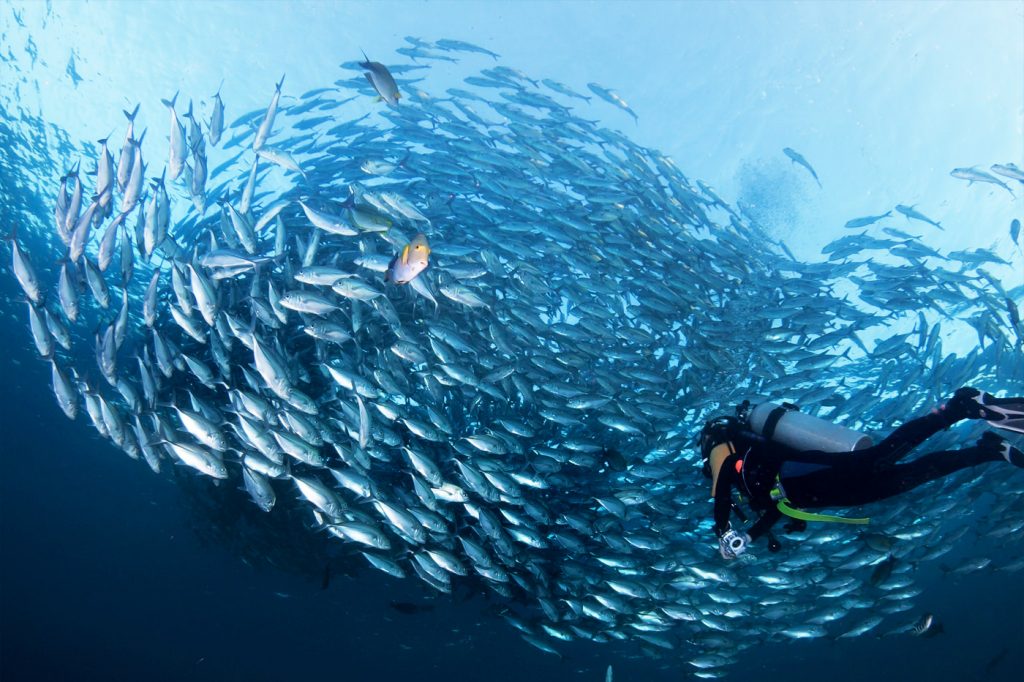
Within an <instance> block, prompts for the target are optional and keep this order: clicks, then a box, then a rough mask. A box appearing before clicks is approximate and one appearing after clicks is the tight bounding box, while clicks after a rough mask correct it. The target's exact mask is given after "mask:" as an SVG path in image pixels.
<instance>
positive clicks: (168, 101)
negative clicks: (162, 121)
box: [160, 90, 181, 109]
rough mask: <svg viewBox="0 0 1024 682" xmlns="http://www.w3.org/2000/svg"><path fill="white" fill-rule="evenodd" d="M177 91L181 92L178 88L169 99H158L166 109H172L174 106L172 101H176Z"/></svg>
mask: <svg viewBox="0 0 1024 682" xmlns="http://www.w3.org/2000/svg"><path fill="white" fill-rule="evenodd" d="M179 92H181V91H180V90H179V91H178V92H176V93H174V97H172V98H171V99H170V100H166V99H162V100H160V101H161V102H163V104H164V106H165V107H167V108H168V109H173V108H174V103H175V102H177V101H178V93H179Z"/></svg>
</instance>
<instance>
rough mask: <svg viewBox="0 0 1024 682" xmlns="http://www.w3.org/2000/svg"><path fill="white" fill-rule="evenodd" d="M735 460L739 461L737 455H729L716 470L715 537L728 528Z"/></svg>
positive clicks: (735, 475)
mask: <svg viewBox="0 0 1024 682" xmlns="http://www.w3.org/2000/svg"><path fill="white" fill-rule="evenodd" d="M737 461H739V455H729V456H728V457H726V459H725V461H724V462H722V467H721V468H720V469H719V470H718V478H717V480H716V483H715V535H716V536H717V537H722V533H724V532H725V531H727V530H729V512H730V511H732V488H733V485H734V483H735V481H736V477H737V476H738V474H737V473H736V462H737Z"/></svg>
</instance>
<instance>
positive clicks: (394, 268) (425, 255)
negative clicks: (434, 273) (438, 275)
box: [384, 232, 430, 284]
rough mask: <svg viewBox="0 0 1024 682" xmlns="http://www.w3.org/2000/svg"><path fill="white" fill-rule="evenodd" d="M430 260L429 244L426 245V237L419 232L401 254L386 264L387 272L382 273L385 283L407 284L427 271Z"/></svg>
mask: <svg viewBox="0 0 1024 682" xmlns="http://www.w3.org/2000/svg"><path fill="white" fill-rule="evenodd" d="M429 258H430V244H428V243H427V236H426V235H425V234H423V233H422V232H420V233H419V234H417V235H416V236H415V237H413V238H412V241H411V242H409V243H408V244H406V245H405V248H403V249H402V252H401V253H400V254H398V255H397V256H395V257H394V258H392V259H391V262H390V263H388V269H387V272H385V273H384V281H385V282H394V283H395V284H408V283H409V282H411V281H412V280H414V279H416V277H417V276H419V274H420V273H421V272H423V271H424V270H426V269H427V265H429V262H428V259H429Z"/></svg>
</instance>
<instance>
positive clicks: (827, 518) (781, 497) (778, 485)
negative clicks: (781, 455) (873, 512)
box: [771, 476, 871, 526]
mask: <svg viewBox="0 0 1024 682" xmlns="http://www.w3.org/2000/svg"><path fill="white" fill-rule="evenodd" d="M771 496H772V501H773V502H775V507H776V509H778V510H779V511H780V512H782V513H783V514H785V515H786V516H789V517H791V518H794V519H799V520H800V521H823V522H825V523H849V524H854V525H858V526H863V525H865V524H867V523H870V522H871V519H869V518H849V517H846V516H833V515H832V514H812V513H811V512H805V511H804V510H802V509H796V508H794V507H791V506H790V504H789V498H788V497H786V491H785V490H784V489H783V487H782V477H781V476H776V477H775V487H774V488H772V490H771Z"/></svg>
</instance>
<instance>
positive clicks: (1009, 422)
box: [978, 393, 1024, 433]
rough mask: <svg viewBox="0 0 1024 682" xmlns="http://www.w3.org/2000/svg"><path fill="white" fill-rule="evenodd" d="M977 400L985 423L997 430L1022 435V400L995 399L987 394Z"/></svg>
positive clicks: (1023, 423) (1023, 409) (1023, 405)
mask: <svg viewBox="0 0 1024 682" xmlns="http://www.w3.org/2000/svg"><path fill="white" fill-rule="evenodd" d="M979 398H980V400H979V401H978V402H980V403H981V405H982V410H983V411H984V416H983V418H984V419H985V421H987V422H988V423H989V424H991V425H992V426H994V427H995V428H997V429H1003V430H1005V431H1013V432H1015V433H1024V398H996V397H994V396H992V395H989V394H987V393H982V394H981V395H980V396H979Z"/></svg>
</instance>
